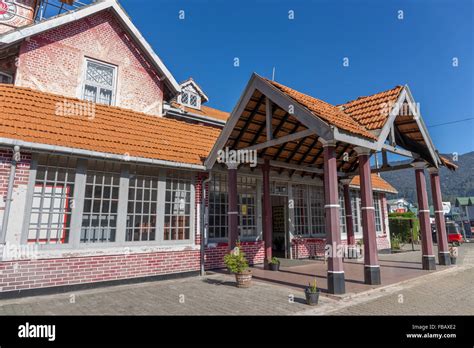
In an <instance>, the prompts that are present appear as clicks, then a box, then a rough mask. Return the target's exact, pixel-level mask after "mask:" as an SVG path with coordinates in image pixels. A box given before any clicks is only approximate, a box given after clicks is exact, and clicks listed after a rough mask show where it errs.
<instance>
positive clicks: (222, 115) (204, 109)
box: [171, 102, 230, 121]
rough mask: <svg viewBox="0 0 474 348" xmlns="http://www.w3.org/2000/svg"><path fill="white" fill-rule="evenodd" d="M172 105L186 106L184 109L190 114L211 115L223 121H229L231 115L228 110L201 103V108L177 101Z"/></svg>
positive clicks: (179, 107) (176, 106)
mask: <svg viewBox="0 0 474 348" xmlns="http://www.w3.org/2000/svg"><path fill="white" fill-rule="evenodd" d="M171 105H172V106H173V107H175V108H178V109H182V108H184V111H186V112H189V113H190V114H195V115H199V116H204V117H211V118H215V119H218V120H222V121H227V120H228V119H229V116H230V114H229V113H228V112H225V111H221V110H217V109H214V108H210V107H209V106H205V105H201V110H199V109H193V108H190V107H187V106H184V105H181V104H178V103H176V102H172V103H171Z"/></svg>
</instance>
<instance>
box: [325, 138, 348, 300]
mask: <svg viewBox="0 0 474 348" xmlns="http://www.w3.org/2000/svg"><path fill="white" fill-rule="evenodd" d="M323 146H324V193H325V195H324V198H325V206H324V209H325V214H326V248H328V247H329V251H330V252H329V254H328V275H327V277H328V292H329V293H331V294H344V293H345V292H346V285H345V279H344V269H343V266H342V253H341V252H340V251H339V248H341V247H342V245H341V231H340V223H339V208H340V206H339V192H338V191H339V190H338V180H337V163H336V156H335V153H334V152H335V151H334V150H335V147H336V144H335V142H325V143H323ZM327 250H328V249H326V251H327Z"/></svg>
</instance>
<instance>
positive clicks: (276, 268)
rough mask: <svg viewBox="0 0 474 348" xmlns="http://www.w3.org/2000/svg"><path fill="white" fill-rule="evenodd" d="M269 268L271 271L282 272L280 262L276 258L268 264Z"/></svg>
mask: <svg viewBox="0 0 474 348" xmlns="http://www.w3.org/2000/svg"><path fill="white" fill-rule="evenodd" d="M268 268H269V269H270V271H279V270H280V260H278V259H277V258H276V257H272V259H271V260H270V262H268Z"/></svg>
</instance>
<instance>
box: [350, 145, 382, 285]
mask: <svg viewBox="0 0 474 348" xmlns="http://www.w3.org/2000/svg"><path fill="white" fill-rule="evenodd" d="M355 150H356V151H357V153H358V156H359V176H360V200H361V207H360V209H361V216H362V217H361V220H362V235H363V239H364V282H365V284H372V285H377V284H381V279H380V265H379V259H378V255H377V235H376V232H375V207H374V195H373V192H372V179H371V170H370V150H368V149H365V148H359V147H356V148H355Z"/></svg>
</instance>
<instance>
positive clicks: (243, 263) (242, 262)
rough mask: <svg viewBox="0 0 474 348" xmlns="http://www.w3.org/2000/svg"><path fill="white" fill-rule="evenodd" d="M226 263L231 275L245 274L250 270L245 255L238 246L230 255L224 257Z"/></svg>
mask: <svg viewBox="0 0 474 348" xmlns="http://www.w3.org/2000/svg"><path fill="white" fill-rule="evenodd" d="M224 263H225V265H226V267H227V269H228V270H229V271H230V272H231V273H236V274H238V273H243V272H244V271H245V270H247V269H248V268H249V264H248V262H247V259H246V258H245V253H244V252H243V251H242V249H241V248H240V246H237V247H235V248H234V250H232V251H231V252H230V253H228V254H227V255H225V256H224Z"/></svg>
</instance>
